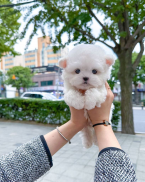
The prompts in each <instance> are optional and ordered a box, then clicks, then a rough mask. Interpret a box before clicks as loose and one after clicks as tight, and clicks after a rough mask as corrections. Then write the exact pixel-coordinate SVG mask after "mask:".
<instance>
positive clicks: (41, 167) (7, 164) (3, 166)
mask: <svg viewBox="0 0 145 182" xmlns="http://www.w3.org/2000/svg"><path fill="white" fill-rule="evenodd" d="M51 166H52V157H51V154H50V151H49V149H48V147H47V144H46V142H45V140H44V137H43V136H40V137H37V138H35V139H33V140H32V141H30V142H28V143H25V144H23V145H22V146H20V147H18V148H17V149H15V150H14V151H13V152H11V153H9V154H7V155H4V156H2V157H1V158H0V182H4V181H7V182H8V181H15V182H26V181H27V182H32V181H35V180H37V179H38V178H39V177H41V176H42V175H43V174H44V173H46V172H47V171H48V170H49V169H50V168H51Z"/></svg>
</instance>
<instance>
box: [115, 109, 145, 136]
mask: <svg viewBox="0 0 145 182" xmlns="http://www.w3.org/2000/svg"><path fill="white" fill-rule="evenodd" d="M133 117H134V129H135V133H145V108H144V110H142V109H141V107H133ZM118 131H121V122H120V123H119V125H118Z"/></svg>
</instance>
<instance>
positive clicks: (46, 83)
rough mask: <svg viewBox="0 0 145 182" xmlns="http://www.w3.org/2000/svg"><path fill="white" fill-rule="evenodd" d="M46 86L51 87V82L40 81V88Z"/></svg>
mask: <svg viewBox="0 0 145 182" xmlns="http://www.w3.org/2000/svg"><path fill="white" fill-rule="evenodd" d="M48 85H53V80H49V81H42V82H41V86H48Z"/></svg>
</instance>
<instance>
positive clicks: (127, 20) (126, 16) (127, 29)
mask: <svg viewBox="0 0 145 182" xmlns="http://www.w3.org/2000/svg"><path fill="white" fill-rule="evenodd" d="M124 19H125V29H126V32H127V36H128V37H130V30H129V19H128V13H127V12H126V10H125V12H124Z"/></svg>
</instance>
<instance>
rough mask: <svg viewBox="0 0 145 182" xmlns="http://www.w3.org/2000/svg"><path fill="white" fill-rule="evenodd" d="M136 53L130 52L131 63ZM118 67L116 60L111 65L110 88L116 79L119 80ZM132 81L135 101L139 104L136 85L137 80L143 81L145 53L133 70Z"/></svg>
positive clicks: (144, 77) (144, 81) (144, 79)
mask: <svg viewBox="0 0 145 182" xmlns="http://www.w3.org/2000/svg"><path fill="white" fill-rule="evenodd" d="M137 55H138V53H136V52H134V53H133V54H132V64H133V63H134V61H135V60H136V58H137ZM119 67H120V63H119V60H116V61H115V64H114V65H113V66H112V70H111V78H110V80H109V83H112V88H113V86H114V84H115V83H116V82H117V81H119V78H118V72H119ZM132 82H133V84H134V87H135V96H136V97H135V103H136V104H139V101H138V97H137V96H138V91H137V86H138V84H139V82H141V83H145V55H143V56H142V58H141V60H140V63H139V65H138V66H137V68H136V70H135V74H134V77H133V80H132Z"/></svg>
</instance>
